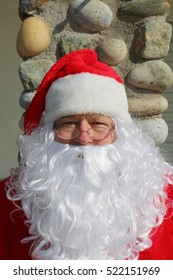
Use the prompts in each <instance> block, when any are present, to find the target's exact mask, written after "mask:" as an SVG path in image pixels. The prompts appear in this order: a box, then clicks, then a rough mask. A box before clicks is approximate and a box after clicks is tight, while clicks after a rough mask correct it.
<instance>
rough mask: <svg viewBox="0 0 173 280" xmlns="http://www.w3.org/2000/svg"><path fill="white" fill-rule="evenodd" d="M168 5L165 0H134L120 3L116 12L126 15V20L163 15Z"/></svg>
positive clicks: (166, 11) (167, 9)
mask: <svg viewBox="0 0 173 280" xmlns="http://www.w3.org/2000/svg"><path fill="white" fill-rule="evenodd" d="M169 9H170V5H169V3H168V2H166V1H165V0H150V1H148V0H134V1H128V2H125V3H123V4H122V5H121V7H120V8H119V10H118V13H119V14H120V15H121V14H124V15H126V16H127V17H126V20H129V21H130V20H132V19H133V20H134V21H135V20H138V19H139V18H144V17H149V16H155V15H156V16H158V15H164V14H167V13H168V12H169Z"/></svg>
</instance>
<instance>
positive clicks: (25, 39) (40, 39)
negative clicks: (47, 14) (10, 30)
mask: <svg viewBox="0 0 173 280" xmlns="http://www.w3.org/2000/svg"><path fill="white" fill-rule="evenodd" d="M50 42H51V36H50V30H49V27H48V25H47V23H46V22H44V21H43V20H42V19H41V18H39V17H36V16H35V17H29V18H27V19H25V20H24V22H23V23H22V25H21V28H20V30H19V33H18V36H17V51H18V53H19V55H20V56H21V57H23V58H24V57H32V56H35V55H38V54H39V53H41V52H43V51H45V50H46V49H47V48H48V47H49V45H50Z"/></svg>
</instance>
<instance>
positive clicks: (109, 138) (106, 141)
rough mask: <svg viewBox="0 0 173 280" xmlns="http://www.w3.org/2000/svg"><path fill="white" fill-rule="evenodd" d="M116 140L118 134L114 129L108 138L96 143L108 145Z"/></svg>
mask: <svg viewBox="0 0 173 280" xmlns="http://www.w3.org/2000/svg"><path fill="white" fill-rule="evenodd" d="M115 140H116V134H115V131H112V132H111V134H110V135H109V137H108V138H106V139H104V140H103V141H101V142H98V143H97V144H95V145H98V146H101V145H106V144H112V143H113V142H114V141H115Z"/></svg>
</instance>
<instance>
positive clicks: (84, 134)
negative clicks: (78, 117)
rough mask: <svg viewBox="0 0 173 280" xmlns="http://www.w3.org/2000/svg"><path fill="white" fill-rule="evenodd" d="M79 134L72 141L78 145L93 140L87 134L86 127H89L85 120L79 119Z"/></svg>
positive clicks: (86, 143)
mask: <svg viewBox="0 0 173 280" xmlns="http://www.w3.org/2000/svg"><path fill="white" fill-rule="evenodd" d="M78 129H79V131H80V134H79V136H78V137H77V138H75V139H74V141H75V142H76V143H77V144H79V145H85V146H86V145H90V144H91V143H92V142H93V139H92V138H91V137H90V136H89V134H88V132H87V131H88V129H90V124H89V123H88V122H87V121H86V120H85V121H83V122H82V121H81V123H80V125H79V128H78Z"/></svg>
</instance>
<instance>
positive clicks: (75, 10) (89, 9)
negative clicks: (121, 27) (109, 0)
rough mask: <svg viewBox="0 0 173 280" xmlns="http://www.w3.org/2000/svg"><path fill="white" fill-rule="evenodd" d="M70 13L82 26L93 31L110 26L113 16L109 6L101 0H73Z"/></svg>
mask: <svg viewBox="0 0 173 280" xmlns="http://www.w3.org/2000/svg"><path fill="white" fill-rule="evenodd" d="M69 14H70V16H71V18H72V19H73V20H75V21H76V22H77V23H78V24H79V25H80V26H82V27H83V28H85V29H87V30H89V31H91V32H99V31H101V30H104V29H105V28H107V27H109V26H110V24H111V22H112V17H113V16H112V11H111V9H110V8H109V6H108V5H106V4H105V3H103V2H101V1H99V0H90V1H83V0H73V1H72V3H70V6H69Z"/></svg>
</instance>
